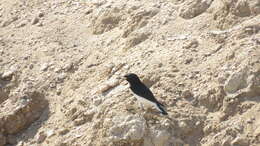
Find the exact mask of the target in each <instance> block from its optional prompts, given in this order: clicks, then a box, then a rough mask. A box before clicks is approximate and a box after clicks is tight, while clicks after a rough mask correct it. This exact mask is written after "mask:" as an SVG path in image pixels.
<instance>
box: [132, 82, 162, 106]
mask: <svg viewBox="0 0 260 146" xmlns="http://www.w3.org/2000/svg"><path fill="white" fill-rule="evenodd" d="M130 88H131V90H132V91H133V92H134V93H135V94H136V95H138V96H140V97H143V98H145V99H147V100H149V101H152V102H154V103H158V104H160V105H162V104H161V103H159V102H158V101H157V100H156V98H155V97H154V95H153V93H152V92H151V90H150V89H149V88H147V87H146V86H145V85H144V84H138V85H135V86H131V87H130ZM162 106H163V105H162Z"/></svg>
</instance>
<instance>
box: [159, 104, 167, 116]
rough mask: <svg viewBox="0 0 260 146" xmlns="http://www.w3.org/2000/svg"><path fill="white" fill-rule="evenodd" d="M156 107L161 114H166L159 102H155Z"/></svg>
mask: <svg viewBox="0 0 260 146" xmlns="http://www.w3.org/2000/svg"><path fill="white" fill-rule="evenodd" d="M156 108H157V110H159V111H160V112H161V113H162V114H163V115H168V113H167V112H166V111H165V109H164V107H163V105H162V104H160V103H156Z"/></svg>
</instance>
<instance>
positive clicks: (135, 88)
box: [124, 73, 168, 115]
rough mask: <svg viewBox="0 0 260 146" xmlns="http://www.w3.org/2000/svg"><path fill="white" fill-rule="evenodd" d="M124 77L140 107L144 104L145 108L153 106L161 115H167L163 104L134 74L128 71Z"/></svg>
mask: <svg viewBox="0 0 260 146" xmlns="http://www.w3.org/2000/svg"><path fill="white" fill-rule="evenodd" d="M124 77H125V79H126V80H127V81H128V82H129V84H130V89H131V90H132V92H133V93H134V95H135V97H136V98H137V100H138V101H139V103H140V106H141V108H142V109H144V106H145V107H147V108H150V107H155V108H156V109H157V110H158V111H160V113H162V114H163V115H168V113H167V112H166V111H165V109H164V105H162V104H161V103H160V102H159V101H158V100H156V98H155V97H154V95H153V93H152V92H151V90H150V89H149V88H148V87H146V86H145V85H144V83H142V82H141V80H140V79H139V77H138V76H137V75H136V74H134V73H129V74H126V75H125V76H124Z"/></svg>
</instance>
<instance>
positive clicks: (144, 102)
mask: <svg viewBox="0 0 260 146" xmlns="http://www.w3.org/2000/svg"><path fill="white" fill-rule="evenodd" d="M134 96H135V98H136V99H137V100H138V102H139V103H141V104H142V105H143V106H145V108H151V107H155V108H156V109H157V110H159V111H160V109H159V108H158V107H157V105H156V104H155V103H154V102H151V101H149V100H147V99H145V98H143V97H140V96H138V95H136V94H134Z"/></svg>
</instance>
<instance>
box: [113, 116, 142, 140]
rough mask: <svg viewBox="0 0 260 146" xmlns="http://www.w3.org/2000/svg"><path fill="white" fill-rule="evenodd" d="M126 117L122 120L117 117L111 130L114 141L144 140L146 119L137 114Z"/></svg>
mask: <svg viewBox="0 0 260 146" xmlns="http://www.w3.org/2000/svg"><path fill="white" fill-rule="evenodd" d="M124 118H125V119H122V120H119V119H117V118H115V120H116V121H115V124H114V126H113V127H111V128H110V130H109V133H110V135H111V137H110V139H111V140H112V141H114V142H119V141H121V140H129V141H132V140H133V141H137V140H142V139H143V138H144V135H145V132H146V123H145V119H144V118H137V117H135V116H127V117H124ZM122 121H123V122H122Z"/></svg>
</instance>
